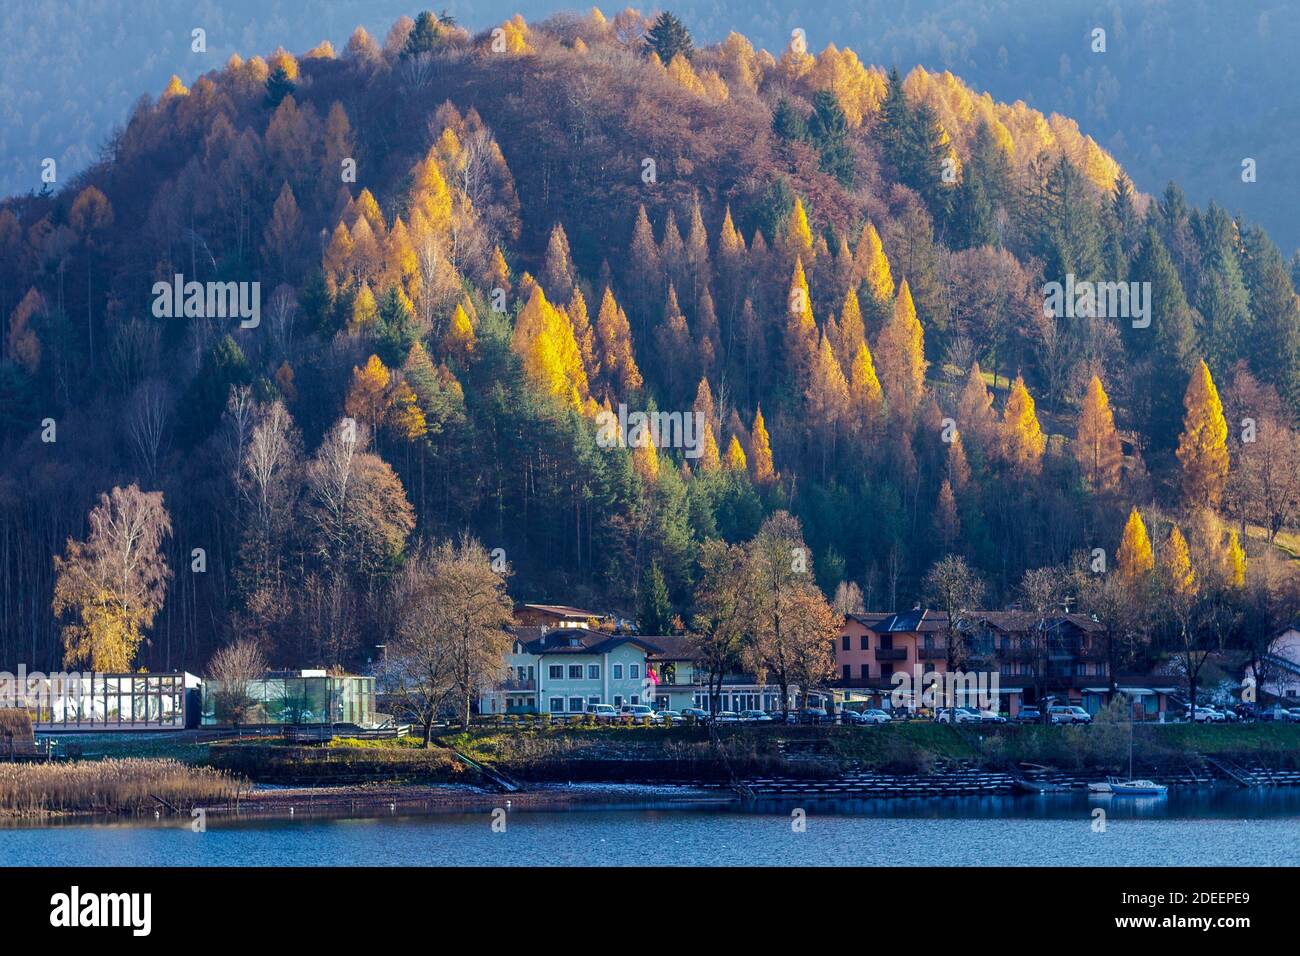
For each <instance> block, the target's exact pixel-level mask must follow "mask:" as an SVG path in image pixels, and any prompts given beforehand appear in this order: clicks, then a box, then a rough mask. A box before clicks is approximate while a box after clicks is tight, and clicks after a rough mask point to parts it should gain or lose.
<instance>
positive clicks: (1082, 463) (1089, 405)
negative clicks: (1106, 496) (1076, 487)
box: [1074, 375, 1124, 491]
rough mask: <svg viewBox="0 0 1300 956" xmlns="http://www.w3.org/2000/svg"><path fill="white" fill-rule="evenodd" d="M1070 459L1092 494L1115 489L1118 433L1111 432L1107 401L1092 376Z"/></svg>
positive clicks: (1118, 471)
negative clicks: (1074, 460)
mask: <svg viewBox="0 0 1300 956" xmlns="http://www.w3.org/2000/svg"><path fill="white" fill-rule="evenodd" d="M1074 457H1075V459H1076V460H1077V461H1078V462H1079V469H1080V470H1081V471H1082V472H1083V477H1084V480H1085V481H1086V482H1087V483H1088V485H1089V486H1090V487H1091V488H1092V489H1093V490H1094V491H1113V490H1115V489H1116V488H1118V487H1119V481H1120V476H1121V473H1122V471H1123V467H1124V451H1123V449H1122V448H1121V447H1120V442H1119V432H1117V431H1116V430H1115V415H1114V413H1113V412H1112V411H1111V408H1110V398H1109V397H1108V396H1107V395H1106V389H1105V388H1103V387H1102V384H1101V379H1100V378H1098V377H1097V376H1096V375H1094V376H1093V377H1092V381H1090V382H1089V383H1088V391H1087V393H1086V394H1085V395H1084V397H1083V406H1082V408H1080V409H1079V426H1078V431H1077V432H1076V434H1075V438H1074Z"/></svg>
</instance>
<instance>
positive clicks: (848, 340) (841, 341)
mask: <svg viewBox="0 0 1300 956" xmlns="http://www.w3.org/2000/svg"><path fill="white" fill-rule="evenodd" d="M866 341H867V327H866V325H865V324H863V321H862V309H861V307H860V306H859V305H858V294H857V292H855V291H854V290H853V287H852V286H850V287H849V291H848V294H847V295H845V296H844V305H843V306H842V307H841V309H840V320H839V322H838V323H837V324H836V326H835V334H834V335H833V336H832V338H831V346H832V347H833V348H834V349H835V357H836V358H837V359H839V363H840V365H841V366H842V367H843V368H846V369H851V368H852V367H853V362H854V359H855V358H856V357H857V354H858V346H859V345H862V344H864V343H865V342H866Z"/></svg>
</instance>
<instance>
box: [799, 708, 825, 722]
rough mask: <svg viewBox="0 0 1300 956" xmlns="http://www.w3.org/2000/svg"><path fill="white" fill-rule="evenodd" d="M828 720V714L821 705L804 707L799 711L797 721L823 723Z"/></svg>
mask: <svg viewBox="0 0 1300 956" xmlns="http://www.w3.org/2000/svg"><path fill="white" fill-rule="evenodd" d="M830 720H831V717H830V715H829V714H827V713H826V711H825V710H824V709H823V708H821V707H804V708H802V709H800V711H799V723H801V724H824V723H828V722H829V721H830Z"/></svg>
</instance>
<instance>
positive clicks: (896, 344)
mask: <svg viewBox="0 0 1300 956" xmlns="http://www.w3.org/2000/svg"><path fill="white" fill-rule="evenodd" d="M876 360H877V362H878V370H879V373H880V383H881V385H882V386H883V387H884V391H885V397H886V398H887V399H888V400H889V408H890V412H891V414H892V413H897V414H898V415H900V416H903V417H905V418H910V417H911V416H912V414H913V413H914V412H915V411H916V408H917V406H918V405H920V403H921V398H922V397H923V395H924V394H925V370H926V369H927V368H928V367H929V363H927V362H926V360H925V332H924V331H923V330H922V329H921V322H920V320H919V319H917V317H916V306H915V305H914V304H913V302H912V292H911V290H910V289H909V288H908V287H907V280H906V279H904V280H903V285H902V286H901V287H900V288H899V290H898V298H897V299H896V300H895V301H894V311H893V314H892V315H891V316H890V318H889V321H888V322H886V323H885V327H884V328H883V329H881V330H880V338H879V339H878V340H877V342H876Z"/></svg>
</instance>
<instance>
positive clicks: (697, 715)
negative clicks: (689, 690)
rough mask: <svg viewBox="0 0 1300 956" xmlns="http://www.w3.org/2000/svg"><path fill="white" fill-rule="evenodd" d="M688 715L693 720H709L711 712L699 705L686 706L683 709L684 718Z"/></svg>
mask: <svg viewBox="0 0 1300 956" xmlns="http://www.w3.org/2000/svg"><path fill="white" fill-rule="evenodd" d="M687 717H690V718H692V719H693V720H708V719H709V712H708V711H707V710H702V709H700V708H699V707H686V708H683V710H682V719H683V720H685V719H686V718H687Z"/></svg>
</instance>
